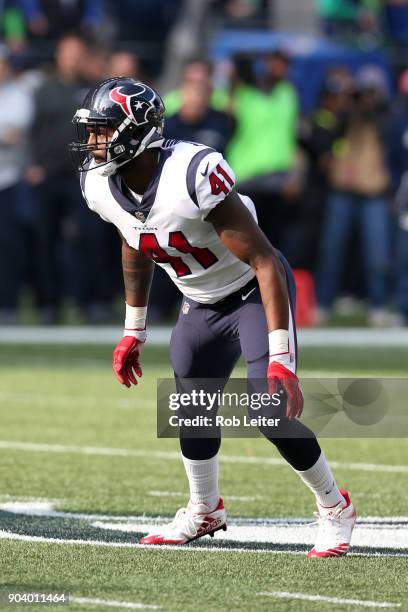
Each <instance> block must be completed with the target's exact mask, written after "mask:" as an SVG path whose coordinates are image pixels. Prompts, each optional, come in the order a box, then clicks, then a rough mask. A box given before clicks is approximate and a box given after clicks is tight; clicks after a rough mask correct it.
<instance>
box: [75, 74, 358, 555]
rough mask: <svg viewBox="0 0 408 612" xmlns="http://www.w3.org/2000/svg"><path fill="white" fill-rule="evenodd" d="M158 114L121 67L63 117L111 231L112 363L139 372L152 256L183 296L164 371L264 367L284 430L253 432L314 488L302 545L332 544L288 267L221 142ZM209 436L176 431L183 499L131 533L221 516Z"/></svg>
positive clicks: (336, 518) (183, 530) (344, 547)
mask: <svg viewBox="0 0 408 612" xmlns="http://www.w3.org/2000/svg"><path fill="white" fill-rule="evenodd" d="M163 114H164V107H163V103H162V100H161V98H160V96H159V95H158V94H157V92H156V91H154V90H153V89H152V88H151V87H148V86H147V85H145V84H143V83H141V82H138V81H135V80H133V79H131V78H126V77H120V78H111V79H108V80H106V81H103V82H102V83H100V84H98V85H97V86H96V87H95V88H93V89H92V90H91V91H90V92H89V94H88V95H87V97H86V98H85V100H84V103H83V105H82V107H81V108H79V109H78V111H77V112H76V114H75V116H74V119H73V122H74V125H75V128H76V132H77V136H76V139H75V142H73V143H71V145H70V149H71V152H72V154H73V155H74V156H75V157H76V163H77V167H78V170H79V172H80V181H81V187H82V192H83V195H84V198H85V200H86V202H87V204H88V206H89V208H90V209H91V210H93V211H95V212H96V213H98V214H99V215H100V217H102V219H104V220H105V221H108V222H110V223H113V224H114V225H115V226H116V227H117V229H118V230H119V232H120V235H121V236H122V261H123V276H124V285H125V300H126V317H125V325H124V333H123V337H122V338H121V340H120V341H119V343H118V344H117V346H116V348H115V350H114V355H113V369H114V372H115V375H116V377H117V379H118V381H119V382H120V383H121V384H123V385H126V387H130V386H131V385H132V384H133V385H136V384H137V377H140V376H142V369H141V365H140V355H141V350H142V347H143V344H144V342H145V341H146V316H147V306H148V299H149V290H150V285H151V280H152V275H153V268H154V264H157V265H159V266H162V267H163V268H164V270H166V272H167V273H168V274H169V276H170V278H171V279H172V280H173V281H174V283H175V284H176V285H177V287H178V288H179V289H180V291H181V292H182V294H183V296H184V299H183V305H182V308H181V312H180V315H179V319H178V321H177V324H176V326H175V328H174V330H173V333H172V338H171V346H170V350H171V361H172V366H173V369H174V373H175V377H176V382H177V381H181V380H183V379H186V378H200V379H204V378H206V379H211V378H217V379H220V378H221V379H225V380H227V379H228V377H229V376H230V374H231V372H232V370H233V368H234V365H235V364H236V362H237V360H238V358H239V356H240V355H241V352H242V354H243V357H244V359H245V362H246V366H247V373H248V378H250V379H264V380H266V379H267V380H268V386H269V391H270V392H274V391H276V390H277V389H279V390H281V391H282V390H283V392H284V395H285V397H286V403H285V414H284V415H283V421H284V425H285V428H286V429H285V431H286V432H287V435H285V437H273V435H270V434H269V435H268V433H267V432H263V433H265V435H266V436H267V437H268V439H269V440H270V442H272V443H273V444H274V445H275V446H276V447H277V448H278V450H279V452H280V453H281V455H282V456H283V457H284V458H285V459H286V461H287V462H288V463H289V465H290V466H291V467H292V468H293V469H294V470H295V471H296V473H297V474H298V475H299V477H300V478H301V479H302V480H303V482H304V483H305V485H306V486H308V487H309V488H310V489H311V491H312V492H313V493H314V495H315V497H316V502H317V508H318V515H319V530H318V535H317V541H316V544H315V546H314V547H313V549H312V550H310V551H309V553H308V555H309V556H310V557H332V556H340V555H344V554H346V553H347V551H348V548H349V545H350V539H351V533H352V530H353V527H354V523H355V520H356V519H355V517H356V514H355V510H354V508H353V505H352V503H351V502H350V498H349V495H348V493H347V492H346V491H344V490H341V489H339V488H338V487H337V484H336V482H335V479H334V477H333V474H332V472H331V470H330V467H329V465H328V463H327V461H326V458H325V456H324V454H323V452H322V451H321V449H320V446H319V444H318V442H317V440H316V437H315V436H314V434H313V433H312V432H311V431H310V430H309V429H307V428H306V427H305V426H304V425H303V424H302V423H301V422H300V421H299V420H298V419H297V417H299V416H300V414H301V412H302V409H303V397H302V393H301V391H300V388H299V381H298V378H297V376H296V332H295V321H294V300H295V289H294V282H293V276H292V272H291V270H290V268H289V265H288V263H287V261H286V260H285V258H284V257H283V256H282V254H281V253H279V252H278V251H277V250H276V249H274V248H273V246H272V245H271V244H270V243H269V242H268V240H267V239H266V238H265V235H264V234H263V233H262V231H261V230H260V229H259V227H258V225H257V222H256V215H255V211H254V206H253V203H252V202H251V201H250V200H249V198H247V197H245V196H241V195H239V194H238V193H237V191H236V190H235V189H234V173H233V171H232V169H231V168H230V167H229V165H228V163H227V162H226V161H225V159H223V157H222V155H221V154H220V153H218V152H217V151H215V150H213V149H210V148H208V147H205V146H204V145H200V144H197V143H191V142H184V141H175V140H172V141H166V140H164V138H163V135H162V134H163ZM268 432H269V430H268ZM220 443H221V440H220V438H219V437H213V438H204V437H202V438H197V437H195V438H193V437H188V435H186V433H185V432H184V435H182V436H181V437H180V445H181V455H182V460H183V463H184V466H185V470H186V474H187V478H188V483H189V488H190V499H189V503H188V505H187V507H186V508H181V509H180V510H178V512H177V513H176V516H175V518H174V520H173V521H172V522H171V523H170V524H166V525H164V526H163V527H161V528H158V529H157V530H156V531H154V532H153V533H150V534H148V535H147V536H145V537H144V538H142V540H141V542H142V543H144V544H185V543H187V542H190V541H191V540H194V539H196V538H199V537H201V536H203V535H205V534H210V535H213V533H214V532H215V531H217V530H218V529H225V528H226V522H227V517H226V512H225V509H224V505H223V502H222V499H221V497H220V494H219V489H218V452H219V448H220Z"/></svg>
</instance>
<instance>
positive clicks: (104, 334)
mask: <svg viewBox="0 0 408 612" xmlns="http://www.w3.org/2000/svg"><path fill="white" fill-rule="evenodd" d="M121 334H122V328H120V327H119V326H117V327H97V328H96V327H88V326H83V327H75V326H72V327H71V326H70V327H58V326H56V327H37V326H21V327H14V328H11V327H0V344H1V343H9V344H74V345H75V344H116V342H117V341H118V338H120V336H121ZM170 334H171V327H151V328H149V330H148V342H149V345H151V346H164V345H166V346H168V344H169V342H170ZM298 340H299V344H300V345H301V346H344V347H349V346H356V347H361V346H364V347H367V346H396V347H397V346H399V347H403V348H408V330H407V329H406V328H393V329H370V328H364V327H362V328H358V327H355V328H341V329H332V328H320V329H300V330H298Z"/></svg>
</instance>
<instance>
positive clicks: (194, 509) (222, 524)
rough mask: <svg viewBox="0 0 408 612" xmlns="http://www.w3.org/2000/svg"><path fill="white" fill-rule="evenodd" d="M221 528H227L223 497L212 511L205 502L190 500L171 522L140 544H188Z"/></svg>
mask: <svg viewBox="0 0 408 612" xmlns="http://www.w3.org/2000/svg"><path fill="white" fill-rule="evenodd" d="M206 508H207V509H206ZM198 510H199V511H198ZM219 529H223V530H224V531H226V529H227V513H226V512H225V509H224V504H223V501H222V499H221V497H220V500H219V502H218V506H217V507H216V508H215V510H212V511H211V512H210V510H209V508H208V507H206V505H205V504H192V503H191V502H189V504H188V506H187V508H180V509H179V510H177V512H176V516H175V517H174V519H173V520H172V522H171V523H169V524H168V525H164V526H163V527H161V528H158V530H157V532H155V533H149V534H148V535H146V536H144V537H143V538H142V539H141V540H140V544H187V542H191V541H192V540H196V539H197V538H201V537H202V536H205V535H207V534H208V535H210V536H211V537H213V536H214V533H215V532H216V531H218V530H219Z"/></svg>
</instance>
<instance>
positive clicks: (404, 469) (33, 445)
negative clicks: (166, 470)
mask: <svg viewBox="0 0 408 612" xmlns="http://www.w3.org/2000/svg"><path fill="white" fill-rule="evenodd" d="M0 450H21V451H28V452H44V453H68V454H79V455H91V456H92V455H96V456H100V455H102V456H108V457H137V458H145V459H164V460H171V459H175V460H180V453H179V452H176V451H148V450H141V449H131V448H112V447H103V446H77V445H72V444H41V443H37V442H15V441H11V440H0ZM220 460H221V461H222V462H224V463H242V464H245V465H251V464H253V465H283V466H286V465H287V463H286V461H284V460H283V459H278V458H276V457H254V456H251V457H247V456H245V455H242V456H241V455H223V454H221V455H220ZM330 465H331V467H332V468H335V469H340V470H341V469H344V470H354V471H362V472H387V473H402V474H407V473H408V465H385V464H382V463H359V462H348V461H346V462H343V461H330Z"/></svg>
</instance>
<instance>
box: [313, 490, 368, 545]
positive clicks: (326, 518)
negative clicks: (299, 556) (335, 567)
mask: <svg viewBox="0 0 408 612" xmlns="http://www.w3.org/2000/svg"><path fill="white" fill-rule="evenodd" d="M340 493H341V494H342V495H343V497H344V499H345V503H344V502H341V503H340V504H338V505H337V506H334V508H333V509H331V510H330V511H329V512H325V513H323V512H322V509H321V508H319V506H318V510H319V512H315V516H317V518H318V520H317V523H318V525H319V530H318V533H317V539H316V544H315V545H314V547H313V548H312V550H309V552H308V553H307V556H308V557H341V556H342V555H345V554H347V552H348V549H349V547H350V540H351V534H352V533H353V529H354V524H355V522H356V517H357V515H356V511H355V509H354V506H353V504H352V503H351V501H350V497H349V494H348V493H347V491H343V490H342V489H340Z"/></svg>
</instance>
